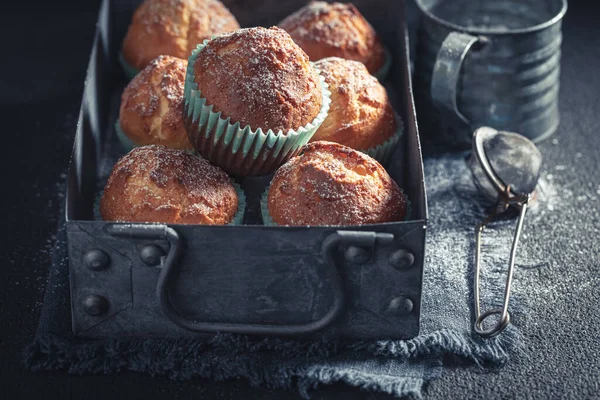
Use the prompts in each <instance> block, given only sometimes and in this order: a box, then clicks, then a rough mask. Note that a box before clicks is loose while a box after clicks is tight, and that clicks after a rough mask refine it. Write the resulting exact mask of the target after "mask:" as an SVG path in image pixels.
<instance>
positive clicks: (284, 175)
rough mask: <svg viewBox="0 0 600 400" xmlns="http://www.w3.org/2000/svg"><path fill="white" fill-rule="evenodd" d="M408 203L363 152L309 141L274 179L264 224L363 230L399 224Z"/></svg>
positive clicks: (379, 168) (381, 170)
mask: <svg viewBox="0 0 600 400" xmlns="http://www.w3.org/2000/svg"><path fill="white" fill-rule="evenodd" d="M406 210H407V200H406V198H405V196H404V194H403V193H402V190H401V189H400V188H399V187H398V185H396V183H395V182H394V181H393V180H392V178H391V177H390V176H389V175H388V173H387V172H386V171H385V169H384V168H383V167H382V166H381V164H379V163H378V162H377V161H376V160H374V159H372V158H371V157H369V156H367V155H365V154H364V153H361V152H358V151H356V150H353V149H351V148H349V147H346V146H342V145H341V144H338V143H333V142H325V141H320V142H313V143H309V144H308V145H306V146H305V147H304V148H303V150H302V152H301V153H300V155H298V156H296V157H294V158H292V159H291V160H290V161H288V162H287V163H286V164H285V165H283V166H282V167H281V168H280V169H279V170H278V171H277V172H276V173H275V175H274V177H273V180H272V181H271V185H270V187H269V189H268V192H267V195H266V198H265V199H264V201H263V220H264V221H265V224H267V225H268V224H270V223H271V222H272V223H274V224H277V225H293V226H300V225H304V226H315V225H363V224H377V223H384V222H393V221H402V220H404V218H405V215H406Z"/></svg>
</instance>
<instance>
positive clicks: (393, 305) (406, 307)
mask: <svg viewBox="0 0 600 400" xmlns="http://www.w3.org/2000/svg"><path fill="white" fill-rule="evenodd" d="M412 310H413V302H412V300H411V299H409V298H408V297H406V296H398V297H395V298H393V299H392V301H390V304H389V305H388V307H387V309H386V313H388V314H392V315H396V316H400V315H404V314H408V313H410V312H411V311H412Z"/></svg>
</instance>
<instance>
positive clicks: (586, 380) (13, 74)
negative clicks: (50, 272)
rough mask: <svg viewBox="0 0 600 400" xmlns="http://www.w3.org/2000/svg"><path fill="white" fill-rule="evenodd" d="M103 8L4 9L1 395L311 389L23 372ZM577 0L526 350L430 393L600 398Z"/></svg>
mask: <svg viewBox="0 0 600 400" xmlns="http://www.w3.org/2000/svg"><path fill="white" fill-rule="evenodd" d="M99 4H100V2H99V1H98V0H92V1H86V2H71V3H68V2H60V3H56V2H48V3H46V2H37V3H35V2H33V3H32V2H27V3H21V4H16V3H13V4H10V5H3V9H2V12H1V13H0V37H1V38H2V39H1V41H2V47H1V50H2V62H0V73H1V74H0V76H1V78H0V117H1V119H0V121H2V135H1V138H2V140H3V146H2V148H3V150H4V151H3V157H0V160H1V162H2V178H3V181H2V190H1V191H0V193H1V196H0V199H1V201H2V208H1V209H2V212H3V215H4V216H5V219H4V221H6V222H5V223H4V224H3V228H4V229H3V233H2V241H1V243H2V251H1V252H0V271H1V272H0V288H1V289H0V308H1V311H0V313H1V320H0V390H1V392H0V393H2V394H1V395H0V396H2V397H3V398H9V399H12V398H62V399H65V398H92V397H93V398H111V399H112V398H144V399H155V398H156V399H158V398H169V399H173V398H184V397H190V398H191V397H195V398H223V399H229V398H232V399H238V398H245V399H249V398H266V399H276V398H277V399H279V398H298V396H297V395H296V394H295V393H294V392H285V391H271V390H267V389H253V388H249V387H248V386H247V384H246V383H245V382H244V381H229V382H222V383H215V382H212V381H206V380H200V379H198V380H195V381H193V382H185V383H176V382H172V381H169V380H167V379H165V378H162V377H149V376H147V375H142V374H134V373H122V374H120V375H118V376H85V377H78V376H70V375H68V374H66V373H43V374H42V373H35V374H34V373H31V372H28V371H26V370H25V369H24V368H23V366H22V364H21V355H22V350H23V348H24V347H25V346H26V345H27V344H28V343H29V342H30V341H31V340H32V338H33V335H34V333H35V329H36V326H37V321H38V318H39V312H40V308H41V301H42V296H43V292H44V285H45V279H46V271H47V265H48V263H49V260H50V250H51V247H52V243H53V239H54V236H53V234H54V231H55V230H56V225H57V221H58V220H57V211H58V208H59V204H60V202H61V201H62V200H63V196H64V193H62V192H61V191H60V190H58V189H59V188H60V182H62V181H63V180H64V178H65V177H66V175H65V173H66V169H67V166H68V161H69V156H70V152H71V147H72V140H73V135H74V133H75V128H76V121H77V114H78V111H79V106H80V101H81V95H82V91H83V82H84V76H85V69H86V67H87V63H88V57H89V52H90V49H91V44H92V40H93V35H94V29H95V21H96V15H97V11H98V8H99ZM569 6H570V8H569V11H568V13H567V16H566V18H565V21H564V28H563V33H564V42H563V72H562V86H561V98H560V108H561V116H562V122H561V127H560V129H559V132H558V134H557V135H556V136H555V137H554V138H553V139H551V140H548V141H547V142H545V143H544V144H542V145H541V146H540V148H541V150H542V152H543V154H544V157H545V160H546V168H547V169H553V168H555V167H556V166H557V165H561V166H563V167H564V168H562V169H560V171H558V170H557V172H556V173H555V175H556V178H555V179H556V181H555V186H556V185H559V186H558V187H560V188H562V187H564V188H565V191H567V190H568V193H569V195H568V196H567V195H566V194H565V195H564V197H565V198H560V197H561V196H563V192H562V191H561V190H559V191H558V193H557V196H558V197H559V199H558V200H562V201H559V202H558V204H559V205H560V204H565V206H564V208H563V207H562V206H559V207H557V208H556V209H555V212H554V214H552V215H551V216H549V217H548V218H547V220H546V221H545V222H542V223H539V224H535V228H536V230H534V231H533V232H532V234H531V235H530V238H525V241H526V242H527V241H528V244H527V245H528V246H533V248H535V249H536V251H539V252H542V253H545V254H546V256H547V258H548V260H550V261H549V263H548V266H547V268H543V269H540V270H537V271H535V272H530V273H527V272H522V271H518V273H521V274H522V278H521V282H527V284H526V285H525V286H528V285H530V286H531V288H532V294H531V296H530V299H531V303H532V304H531V310H530V313H529V316H528V322H527V329H526V330H525V331H524V332H523V333H524V336H525V337H524V344H525V349H524V353H523V354H522V355H521V356H520V357H518V358H517V359H515V360H514V361H513V362H511V363H510V364H509V365H508V366H507V367H505V368H503V369H501V370H499V371H495V372H492V373H483V372H482V371H481V370H479V369H478V368H474V367H471V368H464V367H459V368H456V369H451V370H449V371H447V372H446V373H445V374H444V376H443V378H442V379H440V380H438V381H435V382H433V383H432V384H431V385H429V387H428V388H427V390H426V391H425V394H426V396H427V397H428V398H440V399H441V398H467V397H485V398H515V397H528V398H566V397H571V398H578V399H583V398H600V394H599V393H600V383H599V382H600V367H599V364H600V361H599V358H600V339H599V337H600V334H598V331H599V329H600V319H599V318H598V306H599V305H600V282H599V279H598V277H599V275H600V272H599V269H600V261H599V260H600V257H599V252H600V248H599V244H598V243H597V242H599V241H600V240H599V239H600V234H599V232H600V222H599V221H600V216H599V213H600V211H599V210H600V200H599V199H600V161H599V159H600V123H599V120H598V118H599V116H600V100H599V98H600V77H599V74H600V27H599V25H598V17H599V16H600V13H599V11H598V7H595V6H590V5H586V2H585V1H574V0H573V1H571V2H570V3H569ZM417 112H419V110H417ZM565 193H566V192H565ZM575 202H577V204H576V205H572V204H573V203H575ZM567 203H568V205H567ZM527 280H529V281H527ZM545 289H547V290H545ZM5 396H6V397H5ZM331 397H335V398H364V397H368V398H386V396H383V395H372V394H365V393H361V392H359V391H358V390H356V389H350V388H347V387H345V386H342V385H334V386H332V387H327V388H323V389H321V390H320V391H318V392H316V393H315V396H314V398H331Z"/></svg>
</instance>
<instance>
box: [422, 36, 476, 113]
mask: <svg viewBox="0 0 600 400" xmlns="http://www.w3.org/2000/svg"><path fill="white" fill-rule="evenodd" d="M479 40H480V38H478V37H475V36H471V35H468V34H466V33H459V32H450V33H449V34H448V36H446V39H444V41H443V42H442V46H441V47H440V49H439V51H438V53H437V57H436V59H435V64H434V66H433V74H432V76H431V98H432V100H433V103H434V104H435V105H436V107H438V108H439V109H440V111H441V112H444V113H446V114H448V115H451V116H453V117H454V118H458V119H459V120H461V121H462V122H464V123H465V124H468V123H469V120H468V119H467V118H466V117H465V116H464V115H463V114H462V113H461V112H460V111H459V110H458V106H457V104H456V97H457V91H458V80H459V78H460V70H461V67H462V63H463V61H464V59H465V57H466V56H467V53H468V52H469V50H470V49H471V47H472V46H473V45H474V44H475V43H477V42H478V41H479Z"/></svg>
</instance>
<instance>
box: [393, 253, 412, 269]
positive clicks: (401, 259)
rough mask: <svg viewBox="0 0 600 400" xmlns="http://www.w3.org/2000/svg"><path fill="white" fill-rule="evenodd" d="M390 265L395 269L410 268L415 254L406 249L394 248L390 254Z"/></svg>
mask: <svg viewBox="0 0 600 400" xmlns="http://www.w3.org/2000/svg"><path fill="white" fill-rule="evenodd" d="M389 262H390V265H391V266H392V267H394V268H396V269H406V268H410V267H411V266H412V265H413V263H414V262H415V256H414V255H413V254H412V253H411V252H410V251H407V250H404V249H400V250H396V251H395V252H393V253H392V254H391V255H390V260H389Z"/></svg>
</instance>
